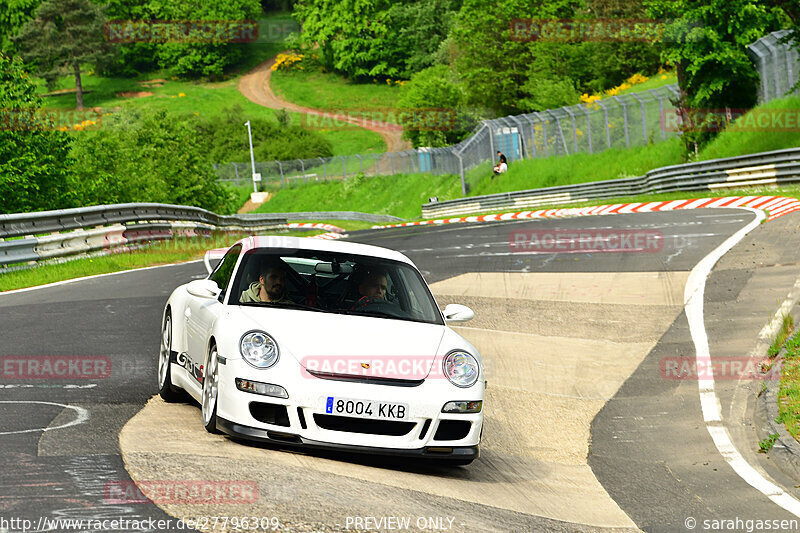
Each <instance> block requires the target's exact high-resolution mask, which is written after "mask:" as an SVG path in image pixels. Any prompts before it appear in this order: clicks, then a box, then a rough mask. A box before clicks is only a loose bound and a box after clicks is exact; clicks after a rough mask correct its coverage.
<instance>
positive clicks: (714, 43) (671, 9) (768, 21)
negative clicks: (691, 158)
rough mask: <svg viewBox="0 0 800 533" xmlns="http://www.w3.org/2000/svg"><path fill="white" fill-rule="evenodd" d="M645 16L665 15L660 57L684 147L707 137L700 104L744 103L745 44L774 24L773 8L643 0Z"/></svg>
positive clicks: (749, 85) (748, 1) (752, 92)
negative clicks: (669, 76)
mask: <svg viewBox="0 0 800 533" xmlns="http://www.w3.org/2000/svg"><path fill="white" fill-rule="evenodd" d="M647 5H648V12H649V14H650V16H651V17H653V18H656V19H659V20H670V21H671V22H670V23H668V24H667V26H666V31H665V34H664V42H663V53H662V58H663V59H664V60H665V61H668V62H669V63H670V64H672V65H675V67H676V70H677V74H678V86H679V88H680V97H679V101H678V102H677V103H678V110H679V112H680V113H681V115H682V116H683V117H684V123H685V125H686V127H687V131H685V132H684V140H685V142H686V145H687V150H694V151H697V149H698V148H699V146H700V145H701V144H703V143H705V142H707V141H708V140H709V139H710V138H711V134H710V132H704V131H702V130H703V124H695V120H694V117H695V116H696V113H697V112H698V111H701V110H704V109H706V110H707V109H724V108H749V107H751V106H753V105H754V104H755V102H756V95H757V90H756V88H757V83H758V73H757V71H756V70H755V69H754V68H753V63H752V61H751V59H750V57H749V56H748V54H747V45H749V44H751V43H752V42H754V41H756V40H758V39H759V38H761V37H763V36H764V34H766V33H768V32H769V31H772V30H775V29H777V28H778V21H779V17H778V13H777V12H776V10H775V9H770V8H769V7H768V6H767V5H766V4H765V3H764V1H763V0H647Z"/></svg>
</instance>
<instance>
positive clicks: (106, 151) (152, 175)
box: [72, 110, 238, 213]
mask: <svg viewBox="0 0 800 533" xmlns="http://www.w3.org/2000/svg"><path fill="white" fill-rule="evenodd" d="M72 157H73V158H74V160H75V171H76V173H77V174H78V175H79V176H80V177H81V182H80V185H81V188H80V191H79V192H78V194H79V196H80V202H81V205H94V204H114V203H126V202H158V203H170V204H179V205H193V206H197V207H202V208H204V209H208V210H210V211H214V212H217V213H230V212H233V211H234V210H235V209H236V208H237V207H238V206H237V205H236V200H235V194H233V192H232V191H231V190H230V189H228V188H226V187H223V186H222V185H220V184H219V183H217V181H216V176H215V174H214V172H213V169H212V167H211V165H209V164H208V162H207V159H206V153H205V148H204V147H203V145H202V144H201V143H200V142H199V141H198V136H197V129H196V125H195V124H193V123H192V122H189V121H188V120H180V119H178V118H176V117H175V116H174V115H169V114H168V113H167V112H166V111H157V112H144V111H133V110H130V111H125V112H122V113H118V114H115V115H112V116H110V117H107V120H105V121H104V123H103V126H102V129H101V130H100V131H95V132H84V134H82V135H81V136H79V137H77V138H76V140H75V144H74V147H73V150H72Z"/></svg>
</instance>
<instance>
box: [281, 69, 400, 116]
mask: <svg viewBox="0 0 800 533" xmlns="http://www.w3.org/2000/svg"><path fill="white" fill-rule="evenodd" d="M300 64H301V65H302V62H301V63H300ZM272 89H273V90H274V91H275V94H276V95H278V96H280V97H281V98H283V99H284V100H287V101H289V102H292V103H295V104H297V105H301V106H305V107H311V108H314V109H326V110H330V111H342V112H358V111H367V112H371V111H376V113H375V114H374V116H373V114H370V115H369V118H371V119H373V120H376V121H378V120H380V121H386V122H396V120H391V119H389V120H387V117H386V116H383V115H382V116H379V115H378V113H377V112H378V111H380V110H391V109H394V108H396V107H397V100H398V98H399V97H400V87H399V86H397V85H395V84H394V83H392V84H391V85H388V84H386V83H354V82H352V81H349V80H347V79H345V78H343V77H342V76H339V75H338V74H333V73H330V72H319V71H303V70H297V69H293V70H278V71H276V72H273V73H272Z"/></svg>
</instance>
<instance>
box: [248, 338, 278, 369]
mask: <svg viewBox="0 0 800 533" xmlns="http://www.w3.org/2000/svg"><path fill="white" fill-rule="evenodd" d="M239 352H241V354H242V357H244V360H245V361H247V362H248V363H250V364H251V365H253V366H254V367H256V368H269V367H271V366H272V365H274V364H275V363H277V362H278V356H279V355H280V353H279V351H278V343H277V342H275V339H273V338H272V337H270V336H269V335H267V334H266V333H264V332H263V331H249V332H247V333H245V334H244V335H242V340H240V341H239Z"/></svg>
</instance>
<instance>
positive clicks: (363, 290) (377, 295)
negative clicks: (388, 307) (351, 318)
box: [350, 271, 387, 311]
mask: <svg viewBox="0 0 800 533" xmlns="http://www.w3.org/2000/svg"><path fill="white" fill-rule="evenodd" d="M386 280H387V278H386V274H385V273H383V272H380V271H376V272H370V273H368V274H367V275H366V276H365V277H364V279H362V280H361V282H360V283H359V284H358V296H359V300H358V301H357V302H356V303H355V304H354V305H353V307H351V308H350V310H351V311H352V310H355V309H358V308H362V307H366V306H367V305H369V304H370V303H373V302H383V301H386V288H387V281H386Z"/></svg>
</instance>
